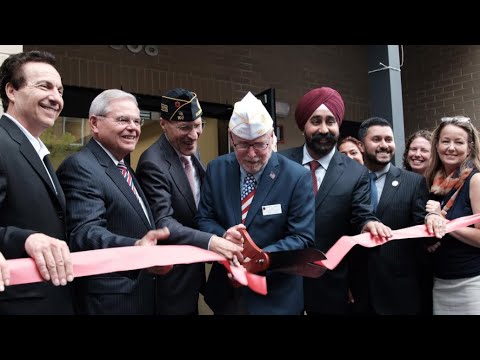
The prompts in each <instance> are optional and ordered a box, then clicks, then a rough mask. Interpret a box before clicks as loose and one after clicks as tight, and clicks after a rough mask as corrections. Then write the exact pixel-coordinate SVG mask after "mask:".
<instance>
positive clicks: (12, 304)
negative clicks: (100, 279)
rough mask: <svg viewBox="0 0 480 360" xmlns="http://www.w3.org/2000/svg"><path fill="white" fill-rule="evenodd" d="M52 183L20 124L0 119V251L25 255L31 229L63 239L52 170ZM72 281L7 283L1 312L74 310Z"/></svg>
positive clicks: (62, 204)
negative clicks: (61, 282) (58, 282)
mask: <svg viewBox="0 0 480 360" xmlns="http://www.w3.org/2000/svg"><path fill="white" fill-rule="evenodd" d="M50 172H51V177H52V179H53V181H54V182H55V187H56V188H57V191H58V195H57V194H56V193H55V190H54V188H53V186H52V183H51V181H50V178H49V177H48V174H47V172H46V170H45V167H44V165H43V162H42V160H41V159H40V157H39V156H38V153H37V152H36V151H35V149H34V148H33V146H32V144H31V143H30V141H29V140H28V139H27V137H26V136H25V134H24V133H23V132H22V131H21V130H20V128H19V127H18V126H17V125H16V124H15V123H13V122H12V121H11V120H10V119H9V118H8V117H7V116H2V118H1V119H0V234H1V236H0V251H1V252H2V253H3V255H4V256H5V258H6V259H15V258H26V257H28V255H27V253H26V251H25V241H26V239H27V238H28V236H30V235H31V234H33V233H36V232H41V233H44V234H46V235H48V236H51V237H54V238H57V239H60V240H66V238H67V237H66V232H65V197H64V195H63V191H62V188H61V186H60V184H59V183H58V180H57V177H56V175H55V172H54V171H53V169H51V170H50ZM70 286H71V284H69V285H67V286H58V287H56V286H54V285H52V283H51V282H50V281H49V282H41V283H34V284H25V285H15V286H9V287H7V288H6V290H5V291H4V292H2V293H0V314H73V306H72V298H71V289H70Z"/></svg>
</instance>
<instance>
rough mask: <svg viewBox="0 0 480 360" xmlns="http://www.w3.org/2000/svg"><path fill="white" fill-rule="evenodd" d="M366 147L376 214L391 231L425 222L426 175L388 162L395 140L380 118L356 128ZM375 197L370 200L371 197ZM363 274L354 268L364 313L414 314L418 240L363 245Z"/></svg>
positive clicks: (417, 297)
mask: <svg viewBox="0 0 480 360" xmlns="http://www.w3.org/2000/svg"><path fill="white" fill-rule="evenodd" d="M358 139H359V140H360V141H361V142H362V145H363V147H364V154H365V155H364V160H365V165H366V166H367V168H368V169H369V170H370V176H371V177H372V190H375V189H374V188H373V186H375V187H376V190H377V196H376V198H377V201H378V202H377V203H375V204H372V205H373V206H374V208H376V210H375V214H376V216H377V217H378V218H379V219H380V220H381V221H382V222H383V223H384V224H386V225H388V226H390V228H392V229H401V228H405V227H409V226H413V225H418V224H423V222H424V218H425V215H426V211H425V206H426V203H427V200H428V188H427V184H426V181H425V178H424V177H423V176H421V175H419V174H416V173H414V172H412V171H407V170H403V169H400V168H397V167H396V166H394V165H393V164H391V163H390V161H391V160H392V158H393V156H394V154H395V141H394V138H393V130H392V126H391V125H390V123H389V122H388V121H387V120H385V119H382V118H379V117H373V118H370V119H368V120H365V121H364V122H363V123H362V124H361V125H360V129H359V131H358ZM373 200H374V199H372V201H373ZM362 250H363V254H364V258H363V261H361V264H362V265H363V272H360V271H359V272H357V275H361V276H358V280H359V281H360V283H358V284H357V285H358V288H359V289H363V292H362V293H360V294H357V296H356V298H355V299H356V300H357V301H358V304H359V305H360V304H361V308H362V311H363V312H365V313H367V314H386V315H388V314H391V315H395V314H418V313H419V312H420V304H421V301H420V300H421V291H420V284H421V283H420V280H421V276H420V272H419V271H420V269H421V263H422V256H424V255H425V252H424V250H423V242H422V241H421V240H420V239H405V240H400V241H391V242H388V243H386V244H384V245H382V246H377V247H374V248H368V249H367V248H363V249H362Z"/></svg>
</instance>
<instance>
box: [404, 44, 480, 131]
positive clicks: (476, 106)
mask: <svg viewBox="0 0 480 360" xmlns="http://www.w3.org/2000/svg"><path fill="white" fill-rule="evenodd" d="M404 50H405V59H404V66H403V67H402V84H403V102H404V109H405V111H404V116H405V134H407V135H408V134H410V133H412V132H414V131H416V130H418V129H421V128H434V127H435V126H436V124H437V123H438V121H440V118H441V117H443V116H453V115H466V116H469V117H470V118H471V119H472V121H473V123H474V124H475V125H476V126H477V127H478V126H480V46H478V45H429V46H426V45H409V46H405V47H404Z"/></svg>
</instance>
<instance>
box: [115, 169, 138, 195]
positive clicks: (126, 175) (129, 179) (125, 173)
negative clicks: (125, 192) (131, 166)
mask: <svg viewBox="0 0 480 360" xmlns="http://www.w3.org/2000/svg"><path fill="white" fill-rule="evenodd" d="M117 167H118V168H119V169H120V171H121V173H122V175H123V177H124V178H125V180H127V184H128V186H129V187H130V189H132V191H133V193H134V194H135V197H136V198H137V200H138V201H139V202H140V197H139V196H138V192H137V189H136V188H135V184H134V183H133V177H132V174H130V171H128V168H127V167H126V166H125V163H124V162H123V160H122V161H119V163H118V165H117Z"/></svg>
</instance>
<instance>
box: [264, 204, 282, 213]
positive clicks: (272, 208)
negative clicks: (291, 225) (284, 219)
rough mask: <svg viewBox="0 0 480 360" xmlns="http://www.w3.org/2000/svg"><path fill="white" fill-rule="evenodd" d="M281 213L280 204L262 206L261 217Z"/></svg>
mask: <svg viewBox="0 0 480 360" xmlns="http://www.w3.org/2000/svg"><path fill="white" fill-rule="evenodd" d="M281 213H282V205H280V204H275V205H265V206H262V214H263V216H267V215H275V214H281Z"/></svg>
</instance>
